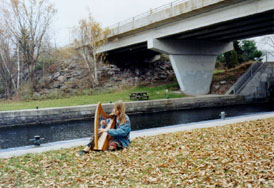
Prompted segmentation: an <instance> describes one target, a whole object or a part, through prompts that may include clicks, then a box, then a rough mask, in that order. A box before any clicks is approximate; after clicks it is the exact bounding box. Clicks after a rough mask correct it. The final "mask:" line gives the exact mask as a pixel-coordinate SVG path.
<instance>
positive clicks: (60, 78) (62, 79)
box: [57, 76, 65, 82]
mask: <svg viewBox="0 0 274 188" xmlns="http://www.w3.org/2000/svg"><path fill="white" fill-rule="evenodd" d="M57 80H59V81H60V82H64V80H65V76H59V77H58V78H57Z"/></svg>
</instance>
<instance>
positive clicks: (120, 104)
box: [114, 101, 127, 124]
mask: <svg viewBox="0 0 274 188" xmlns="http://www.w3.org/2000/svg"><path fill="white" fill-rule="evenodd" d="M115 108H116V109H117V110H119V112H120V114H119V117H118V119H119V120H120V124H124V123H125V122H126V121H127V119H126V105H125V103H123V101H118V102H116V103H115V105H114V109H115Z"/></svg>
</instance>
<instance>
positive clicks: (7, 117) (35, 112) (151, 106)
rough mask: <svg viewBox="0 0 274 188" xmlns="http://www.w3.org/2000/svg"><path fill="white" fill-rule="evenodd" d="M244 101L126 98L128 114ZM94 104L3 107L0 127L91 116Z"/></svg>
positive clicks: (109, 107)
mask: <svg viewBox="0 0 274 188" xmlns="http://www.w3.org/2000/svg"><path fill="white" fill-rule="evenodd" d="M247 103H251V102H250V101H248V100H246V99H245V98H244V97H242V96H234V95H229V96H227V95H226V96H225V95H223V96H219V95H218V96H216V95H214V96H210V95H207V96H201V97H186V98H178V99H161V100H149V101H136V102H127V103H126V108H127V113H128V114H134V113H147V112H157V111H168V110H180V109H194V108H204V107H217V106H228V105H237V104H247ZM96 106H97V105H95V104H94V105H83V106H73V107H62V108H44V109H32V110H18V111H3V112H0V127H7V126H17V125H31V124H43V123H45V124H46V123H55V122H65V121H75V120H85V119H91V118H93V117H94V113H95V109H96ZM112 107H113V104H103V108H104V110H105V112H107V113H110V112H111V110H112Z"/></svg>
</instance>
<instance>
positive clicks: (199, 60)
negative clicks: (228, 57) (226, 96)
mask: <svg viewBox="0 0 274 188" xmlns="http://www.w3.org/2000/svg"><path fill="white" fill-rule="evenodd" d="M148 48H149V49H151V50H154V51H157V52H160V53H165V54H168V55H169V57H170V61H171V64H172V67H173V70H174V72H175V75H176V78H177V80H178V83H179V85H180V88H181V90H182V92H184V93H185V94H187V95H192V96H197V95H204V94H208V92H209V90H210V85H211V81H212V76H213V71H214V68H215V63H216V59H217V55H218V54H220V53H223V52H226V51H230V50H232V49H233V45H232V43H230V42H212V41H183V40H166V39H163V40H161V39H152V40H150V41H148Z"/></svg>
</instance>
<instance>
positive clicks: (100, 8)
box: [49, 0, 268, 50]
mask: <svg viewBox="0 0 274 188" xmlns="http://www.w3.org/2000/svg"><path fill="white" fill-rule="evenodd" d="M49 1H50V2H51V3H52V4H54V5H55V7H56V9H57V15H56V17H55V19H54V23H53V28H54V29H53V36H54V37H53V38H54V43H55V44H56V45H57V46H59V47H61V46H65V45H67V44H69V43H71V42H72V41H73V37H72V34H71V31H72V28H73V27H75V26H77V24H78V22H79V20H81V19H85V18H87V17H88V14H89V12H90V13H91V15H92V16H93V17H94V19H95V20H96V21H97V22H99V23H100V24H101V26H102V27H108V26H111V25H113V24H116V23H118V22H120V21H123V20H126V19H129V18H132V17H134V16H137V15H139V14H142V13H144V12H147V11H149V10H150V9H154V8H158V7H160V6H163V5H166V4H169V3H171V2H174V1H175V0H49ZM177 1H178V0H177ZM182 1H183V0H182ZM252 40H255V41H256V43H257V47H258V48H259V49H260V50H267V49H268V48H267V46H265V44H264V43H262V42H261V37H257V38H253V39H252Z"/></svg>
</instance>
